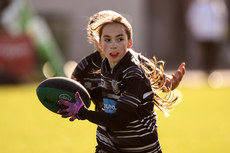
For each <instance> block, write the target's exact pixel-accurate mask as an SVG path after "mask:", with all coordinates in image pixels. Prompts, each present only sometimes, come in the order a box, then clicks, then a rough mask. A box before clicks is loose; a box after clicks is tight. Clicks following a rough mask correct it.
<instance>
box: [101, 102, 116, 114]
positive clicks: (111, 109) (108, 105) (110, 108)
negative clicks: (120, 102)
mask: <svg viewBox="0 0 230 153" xmlns="http://www.w3.org/2000/svg"><path fill="white" fill-rule="evenodd" d="M103 102H104V111H105V112H106V113H109V114H114V113H116V111H117V108H116V104H117V102H116V101H115V100H112V99H108V98H104V99H103Z"/></svg>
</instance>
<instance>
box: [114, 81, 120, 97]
mask: <svg viewBox="0 0 230 153" xmlns="http://www.w3.org/2000/svg"><path fill="white" fill-rule="evenodd" d="M112 88H113V92H114V93H115V94H119V93H120V89H119V87H118V82H117V81H116V80H112Z"/></svg>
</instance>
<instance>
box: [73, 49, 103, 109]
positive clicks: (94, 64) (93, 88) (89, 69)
mask: <svg viewBox="0 0 230 153" xmlns="http://www.w3.org/2000/svg"><path fill="white" fill-rule="evenodd" d="M101 62H102V58H101V55H100V53H99V52H98V51H96V52H93V53H92V54H90V55H88V56H87V57H85V58H83V59H82V60H81V61H80V62H79V63H78V65H77V66H76V68H75V69H74V71H73V73H72V75H73V76H74V77H75V78H76V79H77V80H78V81H79V82H80V83H81V84H82V85H83V86H84V87H85V88H86V89H87V91H88V92H89V94H90V96H91V99H92V101H93V102H94V104H95V109H96V110H97V111H100V109H101V107H102V106H101V105H102V99H101V76H100V73H99V72H97V71H98V70H100V69H101Z"/></svg>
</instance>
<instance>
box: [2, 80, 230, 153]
mask: <svg viewBox="0 0 230 153" xmlns="http://www.w3.org/2000/svg"><path fill="white" fill-rule="evenodd" d="M37 85H38V83H33V84H26V85H17V86H14V85H11V86H0V98H1V100H0V103H1V106H0V152H1V153H50V152H55V153H93V152H94V147H95V145H96V141H95V131H96V126H95V125H93V124H91V123H89V122H88V121H75V122H69V121H68V120H67V119H62V118H61V117H60V116H59V115H57V114H54V113H52V112H50V111H49V110H47V109H46V108H45V107H43V106H42V104H41V103H40V102H39V101H38V99H37V96H36V93H35V90H36V86H37ZM179 90H180V92H181V93H182V95H183V99H182V102H181V103H180V104H179V105H178V106H177V107H176V108H175V109H174V111H173V112H171V116H170V117H168V118H166V117H164V116H163V114H162V113H160V112H158V114H159V117H158V124H159V139H160V143H161V146H162V149H163V152H164V153H229V152H230V149H229V146H230V87H225V88H220V89H211V88H209V87H206V86H203V87H199V88H189V87H181V88H179ZM91 108H92V107H91Z"/></svg>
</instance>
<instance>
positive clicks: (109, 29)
mask: <svg viewBox="0 0 230 153" xmlns="http://www.w3.org/2000/svg"><path fill="white" fill-rule="evenodd" d="M105 34H125V26H124V25H123V24H120V23H109V24H107V25H105V26H104V27H103V29H102V35H105Z"/></svg>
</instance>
